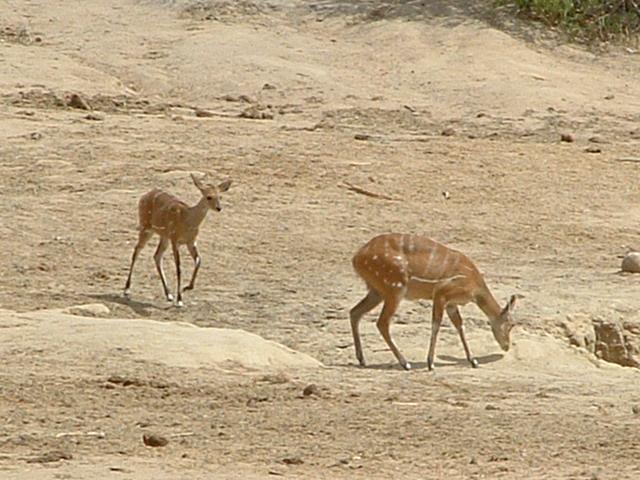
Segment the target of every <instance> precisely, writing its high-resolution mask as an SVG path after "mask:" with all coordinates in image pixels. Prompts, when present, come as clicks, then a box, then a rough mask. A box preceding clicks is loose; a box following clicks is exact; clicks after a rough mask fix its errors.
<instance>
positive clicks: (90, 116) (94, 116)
mask: <svg viewBox="0 0 640 480" xmlns="http://www.w3.org/2000/svg"><path fill="white" fill-rule="evenodd" d="M84 118H85V119H86V120H93V121H96V122H101V121H102V120H104V114H102V113H99V112H93V113H88V114H86V115H85V116H84Z"/></svg>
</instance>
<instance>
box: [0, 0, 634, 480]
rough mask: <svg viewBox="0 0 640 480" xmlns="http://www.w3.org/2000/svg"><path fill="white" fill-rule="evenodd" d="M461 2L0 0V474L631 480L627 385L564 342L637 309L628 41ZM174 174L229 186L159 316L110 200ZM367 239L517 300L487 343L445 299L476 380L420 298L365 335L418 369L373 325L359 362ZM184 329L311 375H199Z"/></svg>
mask: <svg viewBox="0 0 640 480" xmlns="http://www.w3.org/2000/svg"><path fill="white" fill-rule="evenodd" d="M352 3H357V6H353V5H352ZM468 3H470V2H462V1H452V2H444V1H442V2H441V1H434V2H418V1H415V2H390V3H386V2H381V1H373V0H370V1H363V2H347V1H340V0H334V1H325V0H317V1H315V2H305V1H301V0H273V1H271V2H264V3H263V2H250V1H237V2H236V1H226V2H223V1H201V2H197V1H195V0H144V1H134V0H117V1H113V0H111V1H92V2H85V1H75V0H64V1H63V0H47V1H45V0H30V1H20V2H18V1H4V2H2V3H0V22H2V23H0V126H1V128H0V137H1V139H0V192H1V195H2V202H3V205H2V206H3V208H2V209H0V242H1V246H2V248H0V264H1V265H3V272H4V274H3V275H2V276H1V277H0V309H5V311H0V313H1V315H0V317H1V320H2V321H1V322H0V327H2V330H0V337H2V341H1V342H0V352H1V355H2V361H3V368H2V369H1V371H0V376H1V382H0V385H1V386H0V417H1V418H3V419H4V421H3V428H2V429H1V430H0V476H1V477H2V478H7V479H25V478H29V479H32V478H33V479H47V480H48V479H54V478H68V479H81V478H118V479H120V478H121V479H147V478H148V479H151V478H189V479H194V478H229V479H238V478H266V477H269V478H270V477H274V478H275V477H278V476H285V477H291V478H296V477H299V478H389V477H390V476H391V477H396V476H398V477H399V476H403V477H406V478H525V477H528V478H589V479H591V478H597V479H606V478H616V479H618V478H628V479H632V478H638V477H640V462H639V461H638V459H639V458H640V428H639V427H640V415H639V414H637V413H634V409H633V407H634V406H636V407H637V408H636V411H637V410H639V409H640V387H639V386H638V385H639V381H640V372H639V371H638V370H637V369H630V368H622V367H618V366H615V365H608V364H605V363H604V362H601V361H599V360H597V359H596V358H595V357H592V356H591V355H590V354H588V353H587V352H586V351H583V350H580V349H578V348H575V347H570V346H569V345H568V342H567V340H566V338H565V336H564V335H565V333H566V326H569V327H570V328H572V329H580V328H585V325H586V326H587V327H588V325H589V324H590V322H591V319H592V318H596V317H602V318H619V319H624V320H628V321H637V320H638V319H639V317H640V316H639V315H638V313H637V312H638V308H639V307H640V296H639V295H638V290H639V289H640V277H635V276H624V275H619V274H618V273H617V270H618V269H619V265H620V257H621V255H623V254H624V253H625V252H626V251H627V250H628V249H630V248H634V247H635V248H640V242H638V229H637V226H638V221H639V220H640V206H639V205H640V203H639V202H638V200H640V189H639V187H638V183H637V181H636V180H637V175H638V169H639V168H640V163H638V162H634V161H633V159H634V158H636V159H637V157H638V151H639V147H640V83H639V82H638V81H637V72H638V71H640V56H639V55H634V54H630V53H628V52H627V51H625V50H624V49H623V48H612V49H611V51H609V52H608V53H606V54H599V55H596V54H593V53H591V52H589V51H586V50H583V49H580V48H577V47H574V46H570V45H567V44H566V43H564V42H563V41H562V40H561V39H560V38H558V37H557V36H554V35H551V34H548V33H544V32H541V31H539V30H536V29H533V28H531V27H526V26H524V25H522V24H520V23H518V22H514V21H513V20H508V18H509V17H508V16H506V15H503V14H499V15H495V12H494V11H493V10H492V9H491V8H489V7H484V6H482V5H483V4H482V2H479V5H480V6H474V7H469V6H467V4H468ZM473 3H476V2H473ZM72 93H77V94H79V95H81V96H82V98H84V99H85V100H86V101H87V102H88V103H89V106H90V107H91V108H93V110H92V111H87V110H83V109H78V108H72V107H69V106H67V105H66V103H65V102H66V100H67V99H68V98H69V97H70V95H71V94H72ZM241 115H244V117H243V116H241ZM246 116H248V117H251V116H253V117H256V116H266V117H269V118H265V119H254V118H245V117H246ZM443 132H444V133H446V135H443ZM561 134H570V135H572V136H573V138H574V140H575V141H573V142H561V141H560V136H561ZM588 150H590V151H588ZM625 159H626V160H625ZM629 159H631V160H629ZM190 172H209V173H210V174H211V176H212V177H213V178H215V179H224V178H232V179H233V182H234V183H233V185H232V187H231V189H230V190H229V192H228V193H227V194H225V195H224V196H223V198H222V202H223V206H224V208H223V210H222V212H221V213H217V212H212V213H211V214H210V215H209V217H208V218H207V220H206V221H205V223H204V225H203V227H202V229H201V233H200V236H199V242H198V243H199V247H200V251H201V253H202V256H203V267H202V269H201V272H200V276H199V282H198V284H197V286H196V289H195V290H194V291H192V292H187V295H186V297H185V302H186V307H185V308H183V309H176V308H173V307H171V306H169V305H167V304H166V302H165V301H164V300H163V298H162V295H161V287H160V281H159V279H158V278H157V275H156V273H155V269H154V266H153V261H152V253H153V248H154V247H155V241H154V242H152V243H153V244H152V245H150V246H149V247H147V249H146V250H145V251H144V252H143V254H142V256H141V258H140V260H139V263H138V265H137V269H136V271H135V274H134V283H133V291H132V297H131V299H130V300H127V299H124V298H123V297H122V295H121V291H122V287H123V286H124V280H125V277H126V274H127V270H128V263H129V258H130V255H131V251H132V249H133V245H134V243H135V239H136V231H135V227H136V223H137V219H136V202H137V199H138V198H139V196H140V195H141V194H143V193H144V192H146V191H147V190H148V189H150V188H153V187H161V188H164V189H167V190H169V191H171V192H173V193H175V194H176V195H178V196H180V197H181V198H184V199H185V200H186V201H188V202H189V203H193V202H195V201H197V199H198V192H197V190H196V189H195V187H193V185H192V184H191V181H190V179H189V173H190ZM345 182H348V183H351V184H355V185H358V186H360V187H362V188H365V189H367V190H370V191H373V192H378V193H382V194H385V195H387V196H389V197H391V198H392V200H384V199H376V198H371V197H367V196H364V195H360V194H358V193H354V192H352V191H350V190H348V189H346V188H344V184H345ZM443 192H448V197H449V198H448V199H445V196H444V195H443V194H442V193H443ZM386 231H402V232H413V233H424V234H427V235H429V236H431V237H433V238H436V239H438V240H440V241H442V242H444V243H447V244H449V245H452V246H454V247H455V248H458V249H461V250H463V251H464V252H466V253H467V254H469V255H470V256H471V257H472V258H473V259H474V260H475V261H476V262H477V263H478V265H479V266H480V268H481V269H482V270H483V271H484V272H485V274H486V278H487V282H488V283H489V285H490V286H491V288H492V289H493V291H494V293H495V295H496V297H497V298H498V299H499V300H500V301H501V302H503V301H504V300H506V298H508V295H509V294H512V293H521V294H524V295H525V299H523V300H522V301H521V302H520V303H519V304H518V306H517V309H516V312H515V316H516V319H517V321H518V323H519V326H518V327H517V329H516V330H515V331H514V347H513V348H512V350H511V351H510V352H509V353H507V354H503V353H502V352H501V351H500V350H499V348H498V346H497V344H496V343H495V341H494V340H493V339H492V337H491V335H490V333H489V329H488V324H487V322H486V320H485V318H484V317H483V315H482V313H481V312H480V311H479V310H478V309H477V308H475V307H474V306H468V307H465V308H464V309H463V312H462V313H463V315H464V316H465V318H466V325H467V328H468V332H469V340H470V343H471V347H472V349H473V350H474V352H475V353H476V354H477V355H478V357H479V359H480V363H481V368H479V369H477V370H472V369H470V368H469V367H468V366H467V365H466V363H465V361H464V359H463V354H462V348H461V347H460V345H459V341H458V340H457V336H456V335H455V332H454V330H453V329H452V328H451V326H450V325H449V324H448V323H447V324H446V325H445V326H444V327H443V329H442V331H441V336H440V342H439V344H438V350H437V354H438V355H439V356H438V358H437V362H436V370H435V371H434V372H428V371H426V369H425V364H424V359H425V356H426V348H427V341H428V336H429V321H428V320H429V318H430V307H429V305H428V303H426V302H420V303H408V302H407V303H404V304H403V305H402V307H401V310H400V312H399V314H398V316H397V319H396V324H395V325H394V327H393V329H392V334H393V335H394V337H395V339H396V341H397V342H398V344H399V345H400V348H401V349H402V350H403V352H404V353H405V355H406V356H407V357H408V359H409V360H410V361H412V362H413V363H414V364H415V365H416V366H417V368H416V370H415V371H412V372H409V373H407V372H403V371H400V370H399V369H398V368H397V366H396V364H395V361H394V358H393V356H392V355H391V353H390V352H389V351H388V350H387V349H386V347H385V345H384V342H383V341H382V339H381V338H380V336H379V334H378V332H377V330H376V328H375V326H374V324H373V323H371V322H369V321H368V319H369V318H370V319H371V320H374V319H375V316H374V315H373V314H372V315H370V316H369V317H367V319H366V320H365V321H364V322H363V325H362V330H363V342H364V349H365V355H366V356H367V359H368V360H369V363H370V367H369V368H366V369H362V368H359V367H357V366H356V362H355V358H354V353H353V347H352V340H351V333H350V328H349V322H348V310H349V308H351V307H352V306H353V305H354V304H355V303H356V302H357V301H358V300H359V299H360V298H361V297H362V296H363V294H364V293H365V292H364V288H363V285H362V284H361V282H360V281H359V280H358V279H357V278H356V276H355V274H354V273H353V272H352V269H351V264H350V258H351V256H352V254H353V253H354V252H355V250H356V249H357V248H358V247H359V246H360V245H361V244H363V243H364V242H365V241H367V240H368V239H370V238H371V237H372V236H373V235H375V234H378V233H381V232H386ZM183 258H184V260H183V265H184V269H185V275H189V274H190V270H191V262H190V260H189V259H188V256H187V254H186V251H185V252H184V254H183ZM165 265H166V267H165V268H166V271H167V273H168V276H169V279H170V282H171V284H172V285H173V284H174V279H175V277H174V273H173V272H174V270H173V265H172V262H171V259H170V255H167V261H166V262H165ZM95 303H99V304H102V305H104V306H105V307H106V308H102V309H100V308H98V309H97V310H95V309H94V310H86V309H79V310H77V309H76V310H75V311H74V310H72V311H71V313H76V314H80V315H81V317H64V316H63V317H60V314H59V313H56V311H51V310H52V309H60V308H66V307H69V306H72V305H79V304H95ZM36 310H50V311H49V312H44V313H40V314H37V313H28V312H33V311H36ZM87 312H89V314H88V313H87ZM60 318H63V320H60ZM78 318H80V319H78ZM64 319H66V320H64ZM118 319H119V320H118ZM47 322H50V323H51V325H50V326H49V328H47V327H48V324H47ZM158 322H160V324H158ZM184 323H189V324H192V325H195V326H197V327H215V328H216V329H219V328H232V329H242V330H244V331H246V332H250V333H251V334H257V335H260V336H262V337H263V338H265V339H267V340H269V341H274V342H278V343H280V344H282V345H284V346H286V347H287V349H286V351H287V352H290V350H289V349H293V350H296V351H298V352H301V354H303V356H304V358H308V357H312V358H308V360H309V362H310V363H309V364H305V365H300V364H298V363H297V362H296V361H293V360H291V361H290V362H289V360H283V363H282V364H278V365H275V364H273V365H268V364H266V365H264V364H263V365H259V364H255V363H254V364H251V365H249V364H250V363H251V362H250V361H249V359H248V358H249V353H247V357H245V356H243V352H247V347H246V344H244V343H242V342H239V343H238V344H237V345H239V347H238V349H237V350H236V351H235V352H234V353H233V355H232V357H233V359H234V360H233V361H232V362H231V363H229V362H226V361H218V360H219V357H216V355H215V352H216V351H217V350H218V349H219V348H220V345H221V344H216V342H215V341H214V340H213V339H214V338H215V332H216V330H202V332H203V333H202V335H198V334H195V335H192V334H188V335H183V333H184V329H185V328H187V327H185V326H184ZM165 324H166V325H165ZM80 325H83V327H82V328H81V327H80ZM158 325H160V327H159V326H158ZM163 325H165V326H163ZM147 326H148V328H147ZM85 328H86V330H85ZM189 331H191V330H189ZM194 331H195V332H197V331H198V330H194ZM180 332H182V333H180ZM145 336H146V338H145ZM225 338H228V337H225ZM251 338H254V340H255V342H256V343H255V345H257V344H258V343H260V342H261V340H260V341H259V339H255V337H251ZM134 340H135V341H134ZM163 342H164V343H163ZM223 343H224V342H223ZM260 344H261V343H260ZM145 346H148V347H149V348H146V347H145ZM151 347H153V348H151ZM180 348H183V350H184V355H181V354H180ZM250 348H253V347H250ZM274 348H276V347H274ZM194 352H196V353H197V355H196V353H194ZM218 353H219V352H218ZM250 353H251V354H255V351H253V350H252V351H251V352H250ZM290 353H291V352H290ZM291 355H292V356H293V357H295V358H299V357H300V355H298V354H295V353H291ZM307 356H308V357H307ZM293 357H292V358H293ZM185 358H189V359H191V360H189V361H185V360H184V359H185ZM254 358H255V357H254ZM286 358H289V357H286ZM199 359H202V361H200V360H199ZM216 359H217V360H216ZM312 359H317V361H319V362H321V363H322V366H318V365H316V364H315V362H314V361H313V360H312ZM310 384H314V385H315V386H316V388H315V389H314V391H313V392H312V393H311V395H304V394H303V389H304V388H305V387H307V386H308V385H310ZM145 432H146V433H148V432H152V433H158V434H161V435H164V436H166V437H167V438H168V439H169V444H168V445H167V446H166V447H163V448H151V447H146V446H145V445H144V444H143V443H142V441H141V437H142V434H143V433H145Z"/></svg>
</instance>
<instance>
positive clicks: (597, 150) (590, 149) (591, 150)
mask: <svg viewBox="0 0 640 480" xmlns="http://www.w3.org/2000/svg"><path fill="white" fill-rule="evenodd" d="M584 151H585V152H587V153H600V152H602V149H601V148H600V147H594V146H590V147H587V148H585V149H584Z"/></svg>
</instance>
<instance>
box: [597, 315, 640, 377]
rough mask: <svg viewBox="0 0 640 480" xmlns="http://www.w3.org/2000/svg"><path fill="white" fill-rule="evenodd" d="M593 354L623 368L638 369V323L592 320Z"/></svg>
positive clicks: (639, 357) (639, 366) (639, 349)
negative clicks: (593, 334)
mask: <svg viewBox="0 0 640 480" xmlns="http://www.w3.org/2000/svg"><path fill="white" fill-rule="evenodd" d="M593 329H594V331H595V354H596V355H597V356H598V357H599V358H601V359H603V360H605V361H607V362H612V363H617V364H618V365H622V366H624V367H636V368H640V356H639V354H640V322H637V321H620V320H609V319H608V320H604V319H601V318H596V319H594V320H593Z"/></svg>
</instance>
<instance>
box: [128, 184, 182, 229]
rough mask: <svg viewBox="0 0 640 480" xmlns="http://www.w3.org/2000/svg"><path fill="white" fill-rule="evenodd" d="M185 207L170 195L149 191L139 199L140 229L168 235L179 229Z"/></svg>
mask: <svg viewBox="0 0 640 480" xmlns="http://www.w3.org/2000/svg"><path fill="white" fill-rule="evenodd" d="M186 208H188V207H187V205H186V204H185V203H184V202H182V201H181V200H179V199H178V198H177V197H175V196H173V195H171V194H170V193H167V192H164V191H162V190H159V189H154V190H151V191H150V192H148V193H146V194H144V195H143V196H142V197H141V198H140V202H139V204H138V212H139V217H140V228H143V229H153V230H155V231H156V232H157V233H158V234H160V235H163V234H170V233H171V232H172V231H173V230H175V229H176V228H179V227H180V223H181V217H182V213H183V211H184V210H185V209H186Z"/></svg>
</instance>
